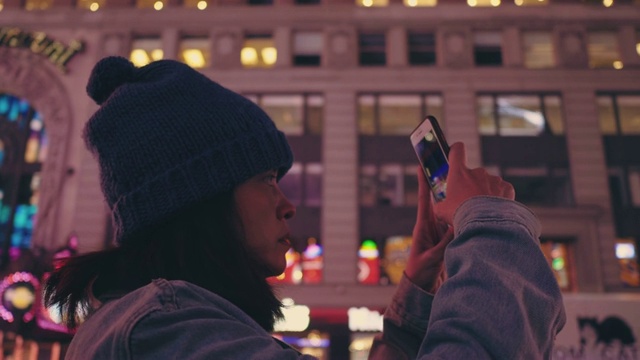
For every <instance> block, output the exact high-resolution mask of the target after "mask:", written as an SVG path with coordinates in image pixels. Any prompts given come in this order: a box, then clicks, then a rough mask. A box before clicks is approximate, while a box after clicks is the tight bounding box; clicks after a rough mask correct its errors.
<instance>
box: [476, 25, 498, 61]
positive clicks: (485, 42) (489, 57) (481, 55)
mask: <svg viewBox="0 0 640 360" xmlns="http://www.w3.org/2000/svg"><path fill="white" fill-rule="evenodd" d="M473 58H474V62H475V64H476V66H499V65H502V34H501V33H499V32H497V31H480V32H476V33H475V34H474V36H473Z"/></svg>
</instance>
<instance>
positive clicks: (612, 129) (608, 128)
mask: <svg viewBox="0 0 640 360" xmlns="http://www.w3.org/2000/svg"><path fill="white" fill-rule="evenodd" d="M597 106H598V120H599V121H600V131H601V132H602V134H604V135H615V134H617V133H618V126H617V125H616V116H615V113H614V109H613V98H612V97H611V96H598V98H597Z"/></svg>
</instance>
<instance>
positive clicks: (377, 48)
mask: <svg viewBox="0 0 640 360" xmlns="http://www.w3.org/2000/svg"><path fill="white" fill-rule="evenodd" d="M359 44H360V65H362V66H384V65H385V64H386V63H387V55H386V46H385V44H386V42H385V35H384V34H360V38H359Z"/></svg>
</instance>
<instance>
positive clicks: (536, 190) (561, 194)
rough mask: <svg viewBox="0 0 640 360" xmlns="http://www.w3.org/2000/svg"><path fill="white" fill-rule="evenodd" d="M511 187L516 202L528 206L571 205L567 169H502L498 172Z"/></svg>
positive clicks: (571, 199)
mask: <svg viewBox="0 0 640 360" xmlns="http://www.w3.org/2000/svg"><path fill="white" fill-rule="evenodd" d="M498 175H500V176H502V178H503V179H504V180H505V181H508V182H509V183H511V184H512V185H513V188H514V189H515V191H516V200H518V201H519V202H521V203H524V204H527V205H530V206H557V205H571V204H572V203H573V193H572V188H571V177H570V176H569V170H568V169H567V168H550V167H523V168H516V167H504V168H503V169H502V170H501V171H499V172H498Z"/></svg>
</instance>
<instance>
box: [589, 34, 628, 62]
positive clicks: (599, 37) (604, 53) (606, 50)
mask: <svg viewBox="0 0 640 360" xmlns="http://www.w3.org/2000/svg"><path fill="white" fill-rule="evenodd" d="M588 52H589V67H591V68H594V69H596V68H621V67H622V66H623V64H622V62H621V61H620V53H619V49H618V35H617V33H616V32H613V31H599V32H590V33H589V45H588Z"/></svg>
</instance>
